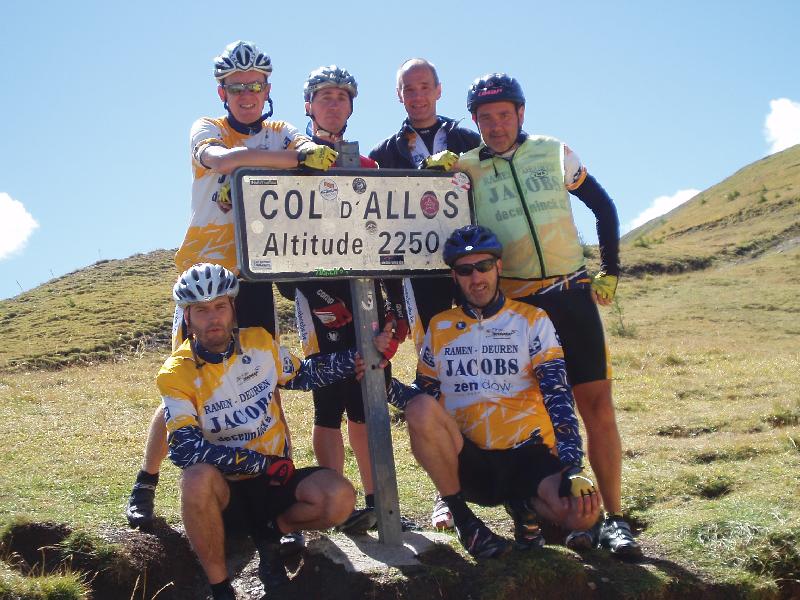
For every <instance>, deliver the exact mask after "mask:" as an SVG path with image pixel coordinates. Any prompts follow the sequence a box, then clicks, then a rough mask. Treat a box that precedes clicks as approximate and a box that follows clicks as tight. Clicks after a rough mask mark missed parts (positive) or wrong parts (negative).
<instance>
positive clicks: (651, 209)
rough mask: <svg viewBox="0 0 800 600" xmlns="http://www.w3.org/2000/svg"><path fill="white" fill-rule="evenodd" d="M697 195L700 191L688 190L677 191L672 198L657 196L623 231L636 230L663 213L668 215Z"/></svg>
mask: <svg viewBox="0 0 800 600" xmlns="http://www.w3.org/2000/svg"><path fill="white" fill-rule="evenodd" d="M699 193H700V190H695V189H688V190H678V191H677V192H675V193H674V194H673V195H672V196H659V197H658V198H656V199H655V200H653V201H652V202H651V203H650V206H648V207H647V208H646V209H645V210H643V211H642V212H641V213H639V216H638V217H636V218H635V219H634V220H633V221H631V222H630V223H629V224H628V227H627V228H626V229H625V231H626V232H628V231H630V230H631V229H636V228H637V227H639V225H644V224H645V223H647V222H648V221H650V220H651V219H655V218H656V217H660V216H661V215H663V214H664V213H668V212H669V211H671V210H672V209H673V208H675V207H676V206H680V205H681V204H683V203H684V202H686V201H687V200H689V199H691V198H694V197H695V196H696V195H697V194H699Z"/></svg>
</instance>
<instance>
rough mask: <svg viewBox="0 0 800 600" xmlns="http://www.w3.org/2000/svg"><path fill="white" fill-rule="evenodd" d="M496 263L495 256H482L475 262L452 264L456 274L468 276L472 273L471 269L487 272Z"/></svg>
mask: <svg viewBox="0 0 800 600" xmlns="http://www.w3.org/2000/svg"><path fill="white" fill-rule="evenodd" d="M496 264H497V259H496V258H484V259H483V260H479V261H478V262H475V263H463V264H460V265H453V271H455V272H456V275H459V276H461V277H469V276H470V275H472V272H473V271H477V272H478V273H488V272H489V271H491V270H492V269H493V268H494V266H495V265H496Z"/></svg>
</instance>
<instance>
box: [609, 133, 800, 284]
mask: <svg viewBox="0 0 800 600" xmlns="http://www.w3.org/2000/svg"><path fill="white" fill-rule="evenodd" d="M798 242H800V145H798V146H793V147H792V148H789V149H787V150H784V151H783V152H779V153H777V154H773V155H771V156H768V157H766V158H764V159H762V160H759V161H756V162H754V163H752V164H750V165H748V166H746V167H744V168H742V169H740V170H739V171H737V172H736V173H735V174H733V175H732V176H730V177H728V178H727V179H725V180H724V181H722V182H720V183H718V184H717V185H715V186H713V187H711V188H709V189H707V190H705V191H704V192H701V193H700V194H698V195H697V196H695V197H694V198H692V199H691V200H689V201H688V202H686V203H684V204H682V205H681V206H679V207H677V208H675V209H674V210H672V211H671V212H669V213H667V214H665V215H662V216H660V217H658V218H656V219H653V220H652V221H649V222H647V223H645V224H644V225H642V226H640V227H637V228H636V229H634V230H633V231H630V232H629V233H627V234H626V235H625V236H623V238H622V257H623V258H622V260H623V270H624V271H625V272H626V273H629V274H641V273H644V272H651V273H652V272H656V273H659V272H681V271H689V270H695V269H701V268H706V267H708V266H710V265H711V264H713V263H715V262H717V261H721V260H722V261H724V260H736V259H741V258H744V257H754V256H758V255H760V254H762V253H764V252H767V251H770V250H775V249H780V248H789V247H792V246H794V245H797V244H798Z"/></svg>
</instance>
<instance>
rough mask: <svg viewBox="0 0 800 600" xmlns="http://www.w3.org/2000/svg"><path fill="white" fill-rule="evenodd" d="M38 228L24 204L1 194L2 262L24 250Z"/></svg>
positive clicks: (0, 247)
mask: <svg viewBox="0 0 800 600" xmlns="http://www.w3.org/2000/svg"><path fill="white" fill-rule="evenodd" d="M37 227H39V223H37V222H36V219H34V218H33V217H32V216H31V214H30V213H29V212H28V211H27V210H25V207H24V206H23V204H22V202H20V201H19V200H14V199H13V198H12V197H11V196H9V195H8V194H6V193H5V192H0V260H3V259H4V258H7V257H9V256H11V255H12V254H14V253H15V252H17V251H19V250H22V248H24V247H25V244H26V243H27V242H28V238H29V237H30V236H31V234H32V233H33V230H34V229H36V228H37Z"/></svg>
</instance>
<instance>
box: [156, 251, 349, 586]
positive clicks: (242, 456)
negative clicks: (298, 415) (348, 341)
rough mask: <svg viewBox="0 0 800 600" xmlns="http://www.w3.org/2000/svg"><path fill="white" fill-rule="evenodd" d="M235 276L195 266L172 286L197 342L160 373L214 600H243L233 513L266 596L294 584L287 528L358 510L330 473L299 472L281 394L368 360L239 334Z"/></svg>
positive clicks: (187, 506) (185, 505) (191, 526)
mask: <svg viewBox="0 0 800 600" xmlns="http://www.w3.org/2000/svg"><path fill="white" fill-rule="evenodd" d="M238 290H239V283H238V281H237V279H236V276H235V275H234V274H233V273H231V272H230V271H228V270H227V269H225V268H224V267H222V266H219V265H213V264H209V263H201V264H196V265H194V266H192V267H190V268H189V269H187V270H186V271H185V272H184V273H183V274H182V275H181V276H180V278H179V279H178V281H177V283H176V284H175V286H174V288H173V298H174V299H175V302H176V303H177V304H178V306H180V307H181V308H183V309H184V318H185V320H186V324H187V325H188V329H189V333H190V335H189V337H188V338H187V339H186V340H185V341H184V342H183V344H182V345H181V346H180V347H179V348H178V349H177V350H176V351H175V352H173V353H172V356H170V357H169V358H168V359H167V361H166V362H165V363H164V365H163V366H162V367H161V370H160V371H159V373H158V378H157V383H158V388H159V391H160V393H161V396H162V399H163V402H164V406H165V409H166V410H165V415H166V423H167V431H168V443H169V457H170V459H171V460H172V462H174V463H175V464H176V465H177V466H178V467H179V468H180V469H182V470H183V473H182V476H181V515H182V518H183V524H184V527H185V529H186V535H187V536H188V538H189V541H190V542H191V544H192V548H193V549H194V551H195V553H196V554H197V557H198V558H199V560H200V564H201V565H202V567H203V569H204V571H205V573H206V576H207V577H208V581H209V583H210V584H211V590H212V593H213V597H214V598H215V599H226V600H227V599H234V598H235V596H234V591H233V588H232V586H231V583H230V579H229V578H228V573H227V569H226V566H225V533H224V528H223V520H224V518H225V517H226V516H227V515H236V516H237V517H239V518H241V517H243V518H244V520H245V521H246V522H247V524H248V526H249V529H250V533H251V535H252V537H253V540H254V542H255V545H256V548H257V549H258V553H259V558H260V565H259V569H258V574H259V577H260V579H261V581H262V582H263V584H264V588H265V594H266V596H265V597H266V598H272V597H274V596H275V595H276V594H281V593H282V590H284V591H285V588H286V585H287V584H288V577H287V575H286V571H285V569H284V566H283V563H282V561H281V559H280V554H279V550H278V542H279V540H280V537H281V535H282V534H284V533H288V532H291V531H300V530H313V529H327V528H329V527H332V526H334V525H337V524H339V523H341V522H342V521H344V520H345V519H346V518H347V517H348V515H350V513H351V512H352V510H353V507H354V505H355V491H354V489H353V486H352V485H350V483H349V482H348V481H347V480H346V479H345V478H344V477H342V476H341V475H339V474H338V473H336V472H335V471H333V470H332V469H325V468H318V467H314V468H302V469H295V467H294V464H293V463H292V460H291V457H290V456H291V454H290V442H289V431H288V429H287V426H286V421H285V419H284V415H283V411H282V409H281V406H280V404H279V403H278V401H277V396H276V395H275V388H276V386H277V385H280V386H282V387H285V388H289V389H304V390H308V389H310V388H313V387H318V386H323V385H328V384H330V383H332V382H334V381H338V380H340V379H343V378H345V377H348V376H350V375H353V374H356V376H360V375H362V374H363V372H364V363H363V360H361V358H359V357H358V356H357V354H356V352H355V350H354V349H350V350H346V351H342V352H336V353H332V354H321V355H317V356H315V357H313V358H311V359H308V360H304V361H301V360H299V359H298V358H296V357H295V356H293V355H291V354H290V353H289V352H288V351H286V350H285V349H283V348H281V347H279V345H278V343H277V342H276V341H275V340H274V339H273V338H272V336H271V335H270V334H269V333H267V331H266V330H265V329H263V328H261V327H249V328H245V329H241V330H239V329H238V328H237V326H236V314H235V312H234V305H233V299H234V298H235V296H236V294H237V292H238Z"/></svg>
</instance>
